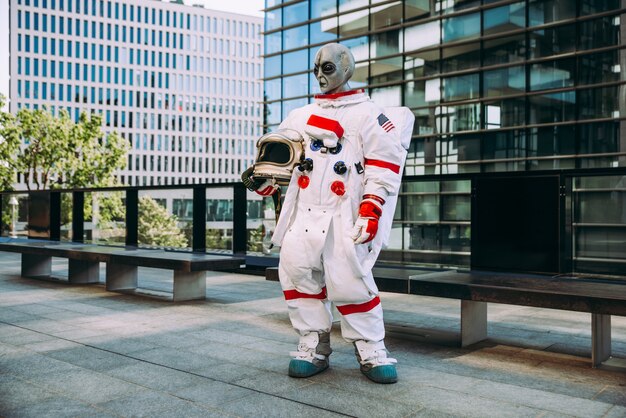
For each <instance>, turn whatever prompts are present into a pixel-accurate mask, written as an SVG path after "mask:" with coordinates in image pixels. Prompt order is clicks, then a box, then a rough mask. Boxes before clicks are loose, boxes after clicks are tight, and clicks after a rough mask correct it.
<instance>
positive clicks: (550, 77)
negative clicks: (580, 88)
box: [530, 58, 576, 91]
mask: <svg viewBox="0 0 626 418" xmlns="http://www.w3.org/2000/svg"><path fill="white" fill-rule="evenodd" d="M575 68H576V61H575V60H574V59H573V58H568V59H563V60H558V61H547V62H542V63H540V64H533V65H531V67H530V89H531V90H533V91H536V90H544V89H555V88H561V87H569V86H573V85H574V69H575Z"/></svg>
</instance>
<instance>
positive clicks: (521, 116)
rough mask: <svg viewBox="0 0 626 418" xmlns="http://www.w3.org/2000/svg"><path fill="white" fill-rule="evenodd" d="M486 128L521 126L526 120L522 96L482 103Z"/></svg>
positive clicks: (524, 101)
mask: <svg viewBox="0 0 626 418" xmlns="http://www.w3.org/2000/svg"><path fill="white" fill-rule="evenodd" d="M483 112H484V114H485V128H486V129H500V128H506V127H509V126H522V125H524V124H525V122H526V100H525V99H524V98H523V97H520V98H514V99H503V100H494V101H489V102H485V103H484V109H483Z"/></svg>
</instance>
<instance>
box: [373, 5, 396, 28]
mask: <svg viewBox="0 0 626 418" xmlns="http://www.w3.org/2000/svg"><path fill="white" fill-rule="evenodd" d="M374 3H376V2H375V1H372V4H374ZM401 20H402V2H401V1H396V2H394V3H388V4H384V5H382V6H377V7H372V8H370V29H371V30H377V29H381V28H385V27H387V26H393V25H396V24H398V23H400V21H401Z"/></svg>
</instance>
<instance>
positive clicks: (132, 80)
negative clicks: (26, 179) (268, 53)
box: [10, 0, 263, 187]
mask: <svg viewBox="0 0 626 418" xmlns="http://www.w3.org/2000/svg"><path fill="white" fill-rule="evenodd" d="M261 32H262V19H261V18H258V17H253V16H246V15H240V14H234V13H226V12H220V11H215V10H208V9H204V8H202V7H191V6H185V5H183V4H182V3H181V4H176V3H166V2H161V1H152V0H132V1H110V0H10V76H11V80H10V99H11V103H10V110H11V111H12V112H16V111H17V110H18V109H20V108H31V109H33V108H38V107H42V106H46V107H47V108H49V109H51V110H52V111H53V112H54V113H58V111H59V110H60V109H66V110H67V111H68V112H69V113H70V115H71V117H72V118H74V119H76V120H77V119H78V117H79V114H80V112H82V111H86V112H88V113H91V112H93V113H99V114H101V115H102V117H103V122H104V127H103V128H104V130H105V131H106V132H110V131H114V130H115V131H117V132H118V133H120V134H121V135H122V136H123V137H124V138H126V139H127V140H128V141H129V143H130V146H131V149H130V153H129V157H128V165H127V167H126V169H124V170H122V171H120V172H119V173H118V176H119V179H120V180H121V182H122V183H125V184H129V185H158V184H181V183H182V184H189V183H203V182H224V181H233V180H236V179H239V173H240V172H241V171H242V170H243V169H244V168H245V167H247V166H249V165H250V164H251V163H252V162H253V159H254V155H255V150H256V147H255V143H256V139H257V138H258V137H259V136H260V135H261V125H262V106H261V104H260V103H261V101H262V97H263V96H262V82H261V80H260V79H261V77H262V68H263V60H262V57H261V56H262V51H261V49H262V37H261ZM18 187H19V185H18Z"/></svg>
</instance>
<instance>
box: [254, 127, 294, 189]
mask: <svg viewBox="0 0 626 418" xmlns="http://www.w3.org/2000/svg"><path fill="white" fill-rule="evenodd" d="M256 146H257V157H256V161H255V163H254V172H253V173H252V176H253V177H254V179H255V180H260V179H274V180H275V181H276V183H278V184H279V185H281V186H285V185H287V184H289V180H290V179H291V173H292V172H293V169H294V167H295V166H296V165H298V164H300V163H301V162H302V161H303V160H304V139H303V138H302V136H301V135H300V133H298V131H295V130H293V129H278V130H276V131H274V132H270V133H267V134H265V135H263V136H262V137H261V138H259V140H258V141H257V144H256Z"/></svg>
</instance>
